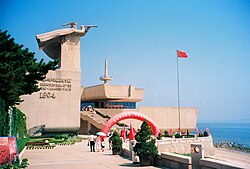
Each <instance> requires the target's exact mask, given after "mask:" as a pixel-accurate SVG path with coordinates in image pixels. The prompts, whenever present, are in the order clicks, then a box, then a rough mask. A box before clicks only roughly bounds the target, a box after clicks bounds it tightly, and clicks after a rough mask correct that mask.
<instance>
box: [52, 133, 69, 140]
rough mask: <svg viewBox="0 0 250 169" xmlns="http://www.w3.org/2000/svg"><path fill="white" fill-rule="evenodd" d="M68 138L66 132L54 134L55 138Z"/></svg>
mask: <svg viewBox="0 0 250 169" xmlns="http://www.w3.org/2000/svg"><path fill="white" fill-rule="evenodd" d="M68 138H69V135H68V134H58V135H55V139H64V140H67V139H68Z"/></svg>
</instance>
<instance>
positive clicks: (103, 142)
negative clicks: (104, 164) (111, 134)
mask: <svg viewBox="0 0 250 169" xmlns="http://www.w3.org/2000/svg"><path fill="white" fill-rule="evenodd" d="M104 148H105V141H104V139H102V141H101V150H102V152H104Z"/></svg>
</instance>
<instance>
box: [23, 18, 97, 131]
mask: <svg viewBox="0 0 250 169" xmlns="http://www.w3.org/2000/svg"><path fill="white" fill-rule="evenodd" d="M70 25H71V28H65V29H59V30H55V31H52V32H47V33H44V34H39V35H37V36H36V38H37V41H38V45H39V48H40V49H41V50H43V51H44V52H45V53H46V54H47V55H48V56H49V57H50V58H52V59H59V61H60V63H59V69H58V70H56V71H49V72H48V74H47V75H46V78H45V79H44V80H43V81H39V84H38V85H39V87H41V90H40V91H39V92H36V93H33V94H32V95H25V96H23V97H22V99H23V100H24V102H22V103H21V104H20V106H19V108H20V110H21V111H23V112H24V113H25V114H26V116H27V128H28V129H31V128H34V127H36V126H40V125H45V128H44V132H76V131H77V130H78V129H79V127H80V97H81V85H80V74H81V69H80V37H82V36H84V35H85V34H86V33H87V31H88V29H89V28H90V27H92V26H85V27H84V26H82V27H81V29H80V30H78V29H77V28H76V23H74V22H73V23H70Z"/></svg>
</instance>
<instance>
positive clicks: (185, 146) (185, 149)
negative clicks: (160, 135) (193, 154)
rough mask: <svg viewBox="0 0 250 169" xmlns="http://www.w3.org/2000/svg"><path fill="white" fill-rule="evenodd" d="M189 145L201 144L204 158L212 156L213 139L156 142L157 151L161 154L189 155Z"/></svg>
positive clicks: (201, 138)
mask: <svg viewBox="0 0 250 169" xmlns="http://www.w3.org/2000/svg"><path fill="white" fill-rule="evenodd" d="M191 143H202V144H203V149H204V156H211V155H214V147H213V139H212V137H211V136H209V137H197V138H167V139H166V140H157V146H158V150H159V152H161V153H163V152H164V153H165V152H169V153H178V154H189V153H190V147H191Z"/></svg>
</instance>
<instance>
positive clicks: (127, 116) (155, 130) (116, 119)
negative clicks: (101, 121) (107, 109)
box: [101, 112, 159, 137]
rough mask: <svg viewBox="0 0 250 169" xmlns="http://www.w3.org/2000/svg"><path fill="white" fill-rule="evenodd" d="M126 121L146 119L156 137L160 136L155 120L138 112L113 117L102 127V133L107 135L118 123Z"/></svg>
mask: <svg viewBox="0 0 250 169" xmlns="http://www.w3.org/2000/svg"><path fill="white" fill-rule="evenodd" d="M124 119H137V120H140V121H144V120H145V119H146V121H147V122H148V124H149V126H150V127H151V129H152V131H153V133H154V135H155V137H157V136H158V134H159V129H158V128H157V126H156V124H155V122H154V121H153V120H151V119H150V118H149V117H147V116H145V115H144V114H141V113H138V112H123V113H120V114H117V115H115V116H113V117H112V118H111V119H109V120H108V121H107V123H106V124H105V125H104V126H103V127H102V130H101V131H102V132H104V133H106V134H107V133H108V132H109V130H110V129H111V127H112V126H113V125H115V124H116V123H118V122H119V121H121V120H124Z"/></svg>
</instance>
